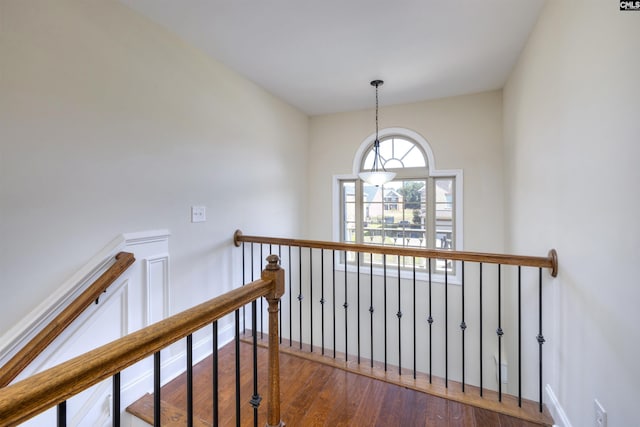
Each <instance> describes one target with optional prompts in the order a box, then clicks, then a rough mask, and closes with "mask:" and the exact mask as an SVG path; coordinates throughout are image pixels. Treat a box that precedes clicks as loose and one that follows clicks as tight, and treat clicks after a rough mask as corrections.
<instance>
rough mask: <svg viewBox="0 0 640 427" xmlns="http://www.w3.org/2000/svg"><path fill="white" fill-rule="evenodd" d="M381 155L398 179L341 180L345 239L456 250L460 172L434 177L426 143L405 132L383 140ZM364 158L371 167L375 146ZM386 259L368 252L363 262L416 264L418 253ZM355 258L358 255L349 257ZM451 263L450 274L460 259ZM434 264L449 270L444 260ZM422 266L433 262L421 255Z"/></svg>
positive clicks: (439, 270)
mask: <svg viewBox="0 0 640 427" xmlns="http://www.w3.org/2000/svg"><path fill="white" fill-rule="evenodd" d="M380 154H381V157H382V162H383V165H384V167H385V168H386V169H388V170H392V171H393V172H396V174H397V175H396V179H394V180H393V181H391V182H389V183H387V184H385V185H382V186H379V187H376V186H371V185H369V184H366V183H365V182H363V181H361V180H357V179H351V180H343V181H340V188H341V194H342V203H341V204H342V212H343V221H342V230H343V233H342V239H343V241H346V242H357V243H364V244H376V245H389V246H399V247H413V248H433V249H444V250H454V249H455V242H456V236H455V226H456V224H455V215H454V213H455V211H456V207H455V200H456V197H455V188H456V183H455V176H438V177H431V176H429V170H428V167H427V159H426V155H425V153H424V151H423V149H422V147H420V145H419V144H417V143H415V142H414V141H412V140H410V139H409V138H406V137H404V136H388V137H386V138H384V139H381V141H380ZM362 158H363V159H364V160H363V161H362V163H361V170H367V169H370V168H371V166H372V164H373V146H372V145H371V146H370V147H369V148H368V151H366V152H365V154H364V155H363V156H362ZM354 216H355V218H354ZM351 258H353V259H351ZM372 258H373V259H372ZM384 258H385V257H383V255H379V254H374V255H373V257H372V256H371V255H370V254H363V255H362V260H361V261H364V262H365V263H370V262H373V264H374V265H382V264H383V262H385V261H386V264H387V266H390V267H391V266H396V267H397V265H398V262H399V263H400V266H401V267H407V268H412V267H413V262H414V260H413V257H397V256H386V260H385V259H384ZM398 258H400V259H398ZM352 261H355V256H350V257H349V262H352ZM446 265H447V270H448V272H449V273H452V274H455V263H452V262H448V263H447V264H446ZM433 266H434V268H435V273H444V267H445V262H444V261H439V260H435V261H434V263H433ZM416 268H420V269H426V268H427V260H426V259H422V258H418V259H416Z"/></svg>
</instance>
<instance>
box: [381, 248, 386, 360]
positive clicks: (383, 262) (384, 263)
mask: <svg viewBox="0 0 640 427" xmlns="http://www.w3.org/2000/svg"><path fill="white" fill-rule="evenodd" d="M382 268H383V270H382V275H383V277H384V289H383V292H384V293H383V295H382V299H383V301H384V371H385V372H387V254H382Z"/></svg>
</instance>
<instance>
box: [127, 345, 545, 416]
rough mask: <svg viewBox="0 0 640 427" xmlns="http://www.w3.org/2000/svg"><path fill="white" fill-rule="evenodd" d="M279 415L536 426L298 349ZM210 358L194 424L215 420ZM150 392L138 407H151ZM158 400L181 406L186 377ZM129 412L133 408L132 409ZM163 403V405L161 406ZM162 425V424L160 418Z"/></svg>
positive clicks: (245, 389)
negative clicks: (343, 366) (320, 360)
mask: <svg viewBox="0 0 640 427" xmlns="http://www.w3.org/2000/svg"><path fill="white" fill-rule="evenodd" d="M251 355H252V348H251V346H250V345H249V344H247V343H244V342H242V343H241V344H240V359H241V368H240V383H241V408H242V409H241V425H242V426H243V427H245V426H246V427H249V426H253V425H254V419H253V408H252V407H251V406H250V405H249V404H248V401H249V399H251V396H252V394H253V365H252V357H251ZM266 355H267V351H266V349H265V348H258V361H259V362H258V372H259V378H258V383H259V387H258V390H259V394H260V395H261V396H262V397H263V398H266V392H267V390H266V385H267V378H266V371H267V369H266V359H267V357H266ZM218 366H219V384H220V386H219V387H220V396H219V404H220V425H221V426H230V425H235V424H236V419H235V381H236V378H235V375H236V374H235V372H236V370H235V348H234V345H233V344H230V345H227V346H225V347H223V348H222V349H220V352H219V365H218ZM280 373H281V379H280V387H281V416H282V420H283V421H284V422H285V423H286V425H287V426H288V427H295V426H303V427H307V426H312V427H313V426H331V427H337V426H349V427H352V426H353V427H371V426H381V427H382V426H384V427H389V426H428V427H449V426H452V427H453V426H464V427H535V426H538V424H533V423H528V422H526V421H520V420H517V419H515V418H512V417H508V416H505V415H499V414H497V413H495V412H493V411H490V410H486V409H481V408H477V407H474V406H468V405H464V404H462V403H459V402H455V401H448V400H446V399H443V398H440V397H435V396H432V395H430V394H427V393H423V392H419V391H416V390H414V389H412V388H411V387H403V386H400V385H397V384H393V383H390V382H387V381H382V380H379V379H375V378H372V377H371V376H366V375H358V374H356V373H353V372H349V371H347V370H344V369H338V368H336V367H332V366H329V365H327V364H323V363H318V362H317V361H314V360H309V359H306V358H302V357H299V356H298V355H292V354H287V353H286V352H281V354H280ZM211 384H212V358H211V357H208V358H206V359H204V360H203V361H201V362H200V363H198V364H196V365H195V366H194V416H195V417H196V419H197V421H198V423H199V425H203V426H206V425H209V426H210V425H212V424H211V421H212V416H213V410H212V403H211V402H212V400H211V399H212V385H211ZM150 398H151V396H150V395H149V396H146V399H147V400H146V404H145V405H138V407H136V408H135V411H137V413H138V414H140V412H141V411H151V413H152V412H153V404H152V403H149V402H150V400H149V399H150ZM162 399H163V401H166V404H167V408H173V409H174V410H175V413H176V414H183V413H184V411H186V379H185V376H184V375H182V376H179V377H178V378H176V379H174V380H173V381H171V382H169V383H168V384H166V385H165V386H164V387H163V388H162ZM266 406H267V405H266V401H263V402H262V404H261V405H260V407H259V409H258V425H265V424H266ZM128 410H129V411H130V412H133V411H134V410H133V408H132V409H131V410H130V409H128ZM166 410H167V409H166V408H163V411H165V412H166ZM163 425H164V424H163Z"/></svg>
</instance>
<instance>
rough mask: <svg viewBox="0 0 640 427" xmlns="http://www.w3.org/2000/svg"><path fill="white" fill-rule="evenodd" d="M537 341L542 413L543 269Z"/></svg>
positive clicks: (540, 270) (540, 273)
mask: <svg viewBox="0 0 640 427" xmlns="http://www.w3.org/2000/svg"><path fill="white" fill-rule="evenodd" d="M536 339H537V340H538V349H539V353H538V361H539V370H538V390H539V399H538V406H539V407H540V412H542V344H544V341H545V340H544V335H542V268H540V269H539V274H538V336H537V337H536Z"/></svg>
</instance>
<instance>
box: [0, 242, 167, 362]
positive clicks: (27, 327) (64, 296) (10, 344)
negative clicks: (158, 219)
mask: <svg viewBox="0 0 640 427" xmlns="http://www.w3.org/2000/svg"><path fill="white" fill-rule="evenodd" d="M169 236H170V233H169V231H168V230H153V231H144V232H136V233H126V234H121V235H120V236H118V237H116V238H115V239H113V240H112V241H111V242H109V243H108V244H107V245H106V246H105V247H104V248H103V249H102V250H100V251H99V252H98V253H97V254H96V255H94V256H93V257H92V258H91V259H90V260H89V261H88V262H87V263H86V264H85V265H84V266H83V267H82V268H81V269H80V270H79V271H78V272H77V273H75V274H74V275H73V276H71V277H70V278H69V279H68V280H67V281H65V282H64V283H63V284H62V285H61V286H60V287H59V288H58V289H57V290H56V291H55V292H53V293H52V294H51V295H50V296H49V297H48V298H47V299H45V300H44V301H43V302H42V303H40V304H39V305H38V306H37V307H36V308H35V309H34V310H32V311H31V312H30V313H29V314H28V315H27V316H25V317H24V318H23V319H21V320H20V321H19V322H17V323H16V325H15V326H14V327H12V328H11V329H10V330H9V331H7V332H6V333H5V334H4V335H3V336H2V337H0V342H2V343H4V345H3V347H2V348H0V365H4V364H5V363H6V362H7V361H8V360H9V359H10V358H11V357H12V356H13V355H14V354H15V353H16V352H17V351H18V350H19V349H20V348H22V347H23V346H24V345H25V344H26V343H27V342H29V340H31V339H32V338H33V337H34V336H35V335H36V334H37V333H38V332H39V331H40V330H41V329H42V328H43V327H44V326H45V325H47V324H48V323H50V322H51V321H52V320H53V319H54V318H55V317H56V316H57V315H58V314H60V312H61V311H62V310H63V309H64V307H66V306H67V305H68V304H69V303H70V302H71V301H73V300H74V299H75V298H76V297H77V296H78V295H79V294H80V293H82V292H83V291H84V289H86V288H87V287H88V286H89V285H90V284H91V283H92V282H93V281H94V280H95V279H96V278H97V277H99V275H100V274H102V273H103V272H104V271H105V270H106V269H107V268H109V267H110V266H111V265H112V264H113V263H114V262H115V259H114V258H115V256H116V254H117V253H118V252H121V251H129V252H133V253H134V254H135V255H136V259H137V260H138V261H140V260H141V259H144V258H145V255H146V254H145V252H147V250H148V249H149V248H146V249H147V250H145V249H142V248H143V247H145V246H146V247H149V246H153V244H160V245H163V246H165V248H164V249H163V250H162V251H161V252H162V253H164V254H166V253H167V252H168V239H169ZM138 252H140V254H138ZM135 265H136V264H134V265H133V266H131V267H130V268H129V271H131V270H133V269H135ZM125 274H127V273H125ZM167 288H168V284H167Z"/></svg>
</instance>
